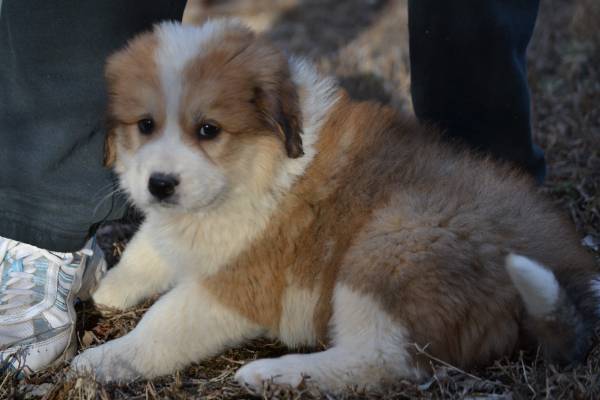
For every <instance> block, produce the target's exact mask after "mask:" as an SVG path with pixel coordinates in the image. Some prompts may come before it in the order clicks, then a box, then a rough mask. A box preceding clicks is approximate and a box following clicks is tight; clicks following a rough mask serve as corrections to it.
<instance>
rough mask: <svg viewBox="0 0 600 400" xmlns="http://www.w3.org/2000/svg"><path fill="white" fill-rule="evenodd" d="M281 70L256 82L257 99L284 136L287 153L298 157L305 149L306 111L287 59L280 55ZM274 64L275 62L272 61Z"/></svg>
mask: <svg viewBox="0 0 600 400" xmlns="http://www.w3.org/2000/svg"><path fill="white" fill-rule="evenodd" d="M277 58H279V59H278V60H277V61H278V62H277V63H276V64H275V65H278V68H277V71H275V72H274V73H273V72H272V70H271V71H269V74H267V75H264V76H263V77H262V79H261V78H259V79H258V81H257V82H255V86H254V102H255V104H256V105H257V107H258V109H259V111H260V113H261V114H262V116H263V118H264V119H265V121H266V122H267V123H268V124H269V125H271V127H272V129H273V130H274V131H275V132H277V133H278V134H280V135H281V136H282V139H283V140H284V143H285V149H286V151H287V155H288V157H290V158H298V157H301V156H302V155H303V154H304V151H303V150H302V138H301V136H300V135H301V134H302V111H301V109H300V100H299V97H298V91H297V90H296V85H295V84H294V82H293V81H292V78H291V76H290V72H289V66H288V62H287V60H286V59H285V58H284V57H283V55H279V57H277ZM271 66H272V65H271Z"/></svg>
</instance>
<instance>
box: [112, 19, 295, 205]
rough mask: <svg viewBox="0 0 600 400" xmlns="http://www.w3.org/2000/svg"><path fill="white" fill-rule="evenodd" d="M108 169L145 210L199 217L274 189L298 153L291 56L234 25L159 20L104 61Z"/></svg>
mask: <svg viewBox="0 0 600 400" xmlns="http://www.w3.org/2000/svg"><path fill="white" fill-rule="evenodd" d="M106 77H107V82H108V88H109V122H110V130H109V133H108V137H107V158H106V162H107V165H110V166H114V167H115V170H116V172H117V173H118V175H119V178H120V181H121V185H122V187H123V188H124V189H125V190H126V191H127V192H128V193H129V195H130V196H131V197H132V199H133V201H134V202H135V203H136V205H138V206H139V207H141V208H142V209H157V210H164V209H176V210H182V211H192V212H193V211H196V210H202V209H209V208H212V207H218V206H219V204H222V203H223V202H224V201H226V200H227V199H228V198H231V197H232V196H248V195H249V193H252V192H255V193H258V192H261V191H267V190H270V185H271V184H272V182H273V181H274V180H275V176H276V174H277V171H278V169H279V168H281V167H282V164H283V163H284V162H285V159H286V158H297V157H300V156H302V154H303V151H302V141H301V138H300V134H301V128H302V127H301V119H302V118H301V112H300V107H299V101H298V94H297V92H296V88H295V85H294V84H293V82H292V80H291V77H290V71H289V66H288V62H287V59H286V58H285V57H284V56H283V54H282V53H281V52H280V51H279V50H277V49H276V48H274V47H273V46H272V45H270V44H269V43H268V42H267V41H265V40H264V39H261V38H257V37H255V36H254V34H253V33H252V32H251V31H249V30H248V29H247V28H245V27H244V26H243V25H241V24H239V23H237V22H235V21H231V20H217V21H211V22H208V23H206V24H205V25H203V26H202V27H191V26H182V25H179V24H174V23H164V24H161V25H158V26H156V27H155V29H154V31H153V32H150V33H145V34H142V35H141V36H139V37H137V38H135V39H133V40H132V41H131V42H130V43H129V44H128V45H127V46H126V48H124V49H123V50H121V51H119V52H117V53H116V54H114V55H113V56H111V57H110V58H109V60H108V65H107V69H106Z"/></svg>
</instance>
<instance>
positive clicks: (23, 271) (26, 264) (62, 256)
mask: <svg viewBox="0 0 600 400" xmlns="http://www.w3.org/2000/svg"><path fill="white" fill-rule="evenodd" d="M0 240H1V239H0ZM80 253H82V254H83V255H86V256H91V255H92V251H91V250H90V249H84V250H81V251H80ZM7 255H9V256H10V258H11V259H13V262H12V263H11V266H10V268H9V270H8V277H9V279H8V280H7V281H6V283H5V284H4V285H3V286H4V290H2V292H1V293H0V311H4V310H9V309H13V308H16V307H20V306H22V305H25V304H28V303H29V302H30V301H31V299H32V297H33V296H34V295H35V291H34V290H33V289H34V287H35V282H34V274H35V272H36V271H37V267H36V264H35V261H37V260H38V259H40V258H42V257H43V258H45V259H46V260H48V261H49V262H52V263H55V264H57V265H58V266H59V267H63V266H67V265H69V264H70V263H71V262H72V261H73V258H74V256H73V254H72V253H58V254H55V253H51V252H50V251H48V250H44V249H40V248H37V247H34V246H31V245H28V244H25V243H21V242H17V241H14V240H10V239H4V241H3V242H1V243H0V262H2V261H3V260H4V259H5V257H6V256H7Z"/></svg>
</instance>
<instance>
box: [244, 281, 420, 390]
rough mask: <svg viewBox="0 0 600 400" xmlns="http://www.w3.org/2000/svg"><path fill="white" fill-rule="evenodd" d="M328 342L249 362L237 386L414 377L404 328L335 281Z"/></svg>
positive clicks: (333, 386) (330, 386) (334, 384)
mask: <svg viewBox="0 0 600 400" xmlns="http://www.w3.org/2000/svg"><path fill="white" fill-rule="evenodd" d="M332 330H333V332H332V333H333V334H332V339H333V346H332V347H331V348H330V349H328V350H326V351H322V352H319V353H312V354H304V355H300V354H294V355H288V356H283V357H280V358H274V359H263V360H258V361H254V362H251V363H249V364H247V365H245V366H244V367H242V368H241V369H240V370H239V371H238V372H237V374H236V379H237V380H238V382H240V384H242V385H245V386H247V387H249V388H250V389H253V390H260V388H261V387H262V383H263V382H264V381H267V380H272V381H273V382H274V383H276V384H284V385H291V386H293V387H297V386H298V385H300V384H301V383H302V382H303V381H305V380H306V383H307V384H315V385H317V386H319V387H320V388H322V389H326V390H333V391H337V390H343V389H344V388H346V387H349V386H350V387H352V386H355V387H360V388H368V387H377V386H379V385H380V384H381V383H382V382H386V381H392V380H395V379H398V378H401V377H402V378H413V379H414V378H419V377H420V376H421V374H420V373H419V371H418V370H417V369H416V368H414V367H413V366H412V359H411V356H410V355H409V353H408V349H407V347H408V345H409V343H408V342H407V334H406V330H405V329H404V328H403V327H402V325H401V324H399V323H398V322H397V321H395V320H392V318H390V317H389V315H387V314H386V313H385V312H384V311H383V310H381V308H380V307H379V306H378V304H377V303H375V302H374V301H373V300H372V299H371V298H369V297H367V296H366V295H363V294H360V293H357V292H355V291H353V290H352V289H350V288H349V287H347V286H345V285H343V284H338V285H337V286H336V288H335V292H334V299H333V317H332Z"/></svg>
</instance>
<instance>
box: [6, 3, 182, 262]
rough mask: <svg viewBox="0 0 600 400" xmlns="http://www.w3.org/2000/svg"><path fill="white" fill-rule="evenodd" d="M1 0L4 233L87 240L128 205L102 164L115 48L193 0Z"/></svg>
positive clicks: (64, 242)
mask: <svg viewBox="0 0 600 400" xmlns="http://www.w3.org/2000/svg"><path fill="white" fill-rule="evenodd" d="M0 1H1V4H0V7H1V8H0V236H4V237H9V238H12V239H16V240H19V241H23V242H27V243H31V244H34V245H36V246H39V247H43V248H47V249H51V250H55V251H74V250H78V249H80V248H81V247H82V246H83V244H84V243H85V240H86V238H87V237H88V236H89V234H90V232H91V228H92V227H93V226H94V225H95V224H97V223H99V222H101V221H103V220H106V219H111V218H118V217H119V216H120V215H121V214H122V213H123V211H124V201H123V199H120V198H118V197H115V196H113V195H108V194H109V193H110V192H111V191H112V190H113V189H114V188H115V180H114V176H112V174H111V172H110V171H109V170H107V169H105V168H104V167H103V166H102V158H103V148H104V124H103V121H104V110H105V105H106V104H105V103H106V94H105V88H104V81H103V68H104V63H105V60H106V57H107V56H108V55H109V54H110V53H112V52H113V51H115V50H116V49H118V48H119V47H121V46H122V45H123V44H125V42H126V40H127V39H129V38H131V37H132V36H133V35H135V34H136V33H138V32H141V31H143V30H147V29H150V28H151V26H152V24H154V23H156V22H158V21H160V20H163V19H181V15H182V13H183V8H184V6H185V0H102V1H98V0H0Z"/></svg>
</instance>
